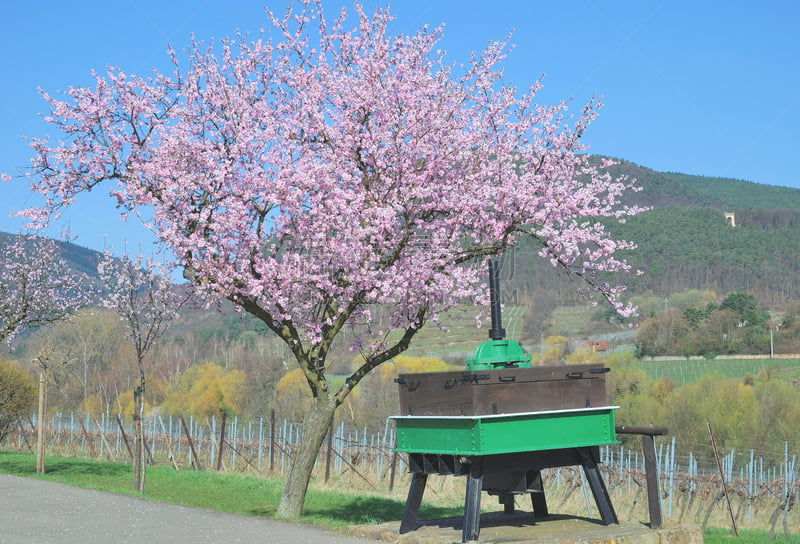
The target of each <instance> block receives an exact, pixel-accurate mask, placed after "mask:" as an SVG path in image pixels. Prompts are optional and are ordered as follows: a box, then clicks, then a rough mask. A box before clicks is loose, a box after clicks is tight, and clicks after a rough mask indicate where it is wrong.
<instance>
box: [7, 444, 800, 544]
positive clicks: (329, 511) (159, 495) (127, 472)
mask: <svg viewBox="0 0 800 544" xmlns="http://www.w3.org/2000/svg"><path fill="white" fill-rule="evenodd" d="M46 470H47V471H46V474H44V475H37V474H36V459H35V457H34V456H33V455H30V454H24V455H23V454H15V453H0V472H2V473H6V474H15V475H18V476H24V477H29V478H39V479H42V480H49V481H53V482H61V483H64V484H68V485H74V486H78V487H84V488H88V489H97V490H102V491H109V492H112V493H120V494H125V495H134V496H138V495H139V494H138V493H137V492H135V491H134V490H133V489H132V486H131V467H130V465H124V464H117V463H103V462H96V461H91V460H86V459H71V458H63V457H48V458H47V463H46ZM282 487H283V482H282V481H281V480H280V479H278V478H271V477H266V478H263V477H258V476H252V475H245V474H238V473H224V472H212V471H200V472H198V471H192V470H181V471H176V470H174V469H173V468H172V467H170V466H151V467H148V468H147V483H146V485H145V492H144V495H143V496H144V497H145V498H147V499H151V500H154V501H161V502H168V503H174V504H181V505H184V506H194V507H200V508H208V509H212V510H218V511H221V512H230V513H234V514H243V515H250V516H260V517H266V518H272V517H273V516H274V515H275V509H276V508H277V506H278V501H279V499H280V494H281V490H282ZM404 506H405V504H404V502H403V501H402V500H397V499H388V498H385V497H381V496H379V495H368V494H364V493H358V494H355V493H352V492H351V493H348V492H347V491H346V490H342V489H336V488H331V489H320V488H319V487H316V486H313V485H312V486H311V488H310V489H309V492H308V496H307V499H306V504H305V508H304V511H303V516H302V517H301V518H300V520H299V521H302V522H305V523H309V524H312V525H316V526H319V527H323V528H326V529H334V530H342V529H344V528H346V527H348V526H349V525H358V524H365V523H383V522H385V521H394V520H399V519H400V518H401V517H402V515H403V509H404ZM460 515H463V509H462V507H461V505H458V506H455V507H440V506H431V505H429V504H428V505H426V504H425V503H424V502H423V505H422V508H421V509H420V518H421V519H436V518H443V517H453V516H460ZM704 536H705V543H706V544H723V543H728V542H730V541H731V540H732V539H734V538H735V537H734V536H733V534H732V532H731V531H730V530H727V529H716V528H710V529H708V530H707V531H706V533H705V535H704ZM736 542H737V543H740V544H756V543H761V542H785V543H790V544H800V536H797V535H792V536H790V537H789V538H788V539H783V536H782V533H780V535H778V538H777V539H772V540H770V539H769V535H768V533H767V532H766V531H741V532H740V536H739V538H738V539H737V540H736Z"/></svg>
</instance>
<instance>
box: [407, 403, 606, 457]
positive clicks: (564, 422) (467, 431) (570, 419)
mask: <svg viewBox="0 0 800 544" xmlns="http://www.w3.org/2000/svg"><path fill="white" fill-rule="evenodd" d="M616 409H617V406H603V407H599V408H585V409H578V410H555V411H549V412H530V413H521V414H503V415H486V416H449V417H448V416H441V417H436V416H431V417H425V416H397V417H394V418H393V419H394V420H395V424H396V426H397V448H396V451H400V452H408V453H441V454H451V455H494V454H499V453H514V452H524V451H540V450H550V449H558V448H576V447H584V446H599V445H602V444H617V443H618V442H617V440H616V435H615V433H614V410H616Z"/></svg>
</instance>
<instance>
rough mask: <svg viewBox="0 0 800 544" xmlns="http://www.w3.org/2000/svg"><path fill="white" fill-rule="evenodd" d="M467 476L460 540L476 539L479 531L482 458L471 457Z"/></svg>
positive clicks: (470, 540)
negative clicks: (462, 527)
mask: <svg viewBox="0 0 800 544" xmlns="http://www.w3.org/2000/svg"><path fill="white" fill-rule="evenodd" d="M471 462H472V465H471V466H470V470H469V476H467V497H466V499H465V501H464V529H463V531H462V533H461V542H472V541H474V540H478V535H479V534H480V532H481V491H482V490H483V459H482V458H481V457H473V458H472V459H471Z"/></svg>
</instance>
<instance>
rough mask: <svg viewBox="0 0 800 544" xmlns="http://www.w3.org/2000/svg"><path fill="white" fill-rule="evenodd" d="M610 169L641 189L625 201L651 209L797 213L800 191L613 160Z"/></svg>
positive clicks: (799, 203) (799, 204)
mask: <svg viewBox="0 0 800 544" xmlns="http://www.w3.org/2000/svg"><path fill="white" fill-rule="evenodd" d="M616 160H618V161H619V164H617V165H616V166H613V167H611V168H610V169H609V172H611V174H612V175H614V176H620V175H623V176H627V177H629V178H631V179H635V180H636V185H637V186H639V187H640V188H641V189H642V190H641V191H639V192H635V193H629V194H628V195H627V198H626V201H627V202H628V203H630V204H639V205H643V206H649V207H654V208H664V207H670V206H688V207H694V208H713V209H717V210H724V211H735V210H753V209H780V208H784V209H792V210H800V189H792V188H789V187H777V186H773V185H761V184H758V183H753V182H749V181H741V180H734V179H727V178H714V177H705V176H692V175H688V174H679V173H674V172H656V171H655V170H651V169H649V168H646V167H644V166H639V165H636V164H634V163H631V162H627V161H624V160H620V159H616Z"/></svg>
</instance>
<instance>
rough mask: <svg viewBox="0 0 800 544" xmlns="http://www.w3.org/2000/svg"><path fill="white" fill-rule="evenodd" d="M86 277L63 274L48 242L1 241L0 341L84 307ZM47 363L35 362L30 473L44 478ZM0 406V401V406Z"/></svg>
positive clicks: (64, 270)
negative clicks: (36, 400) (34, 437)
mask: <svg viewBox="0 0 800 544" xmlns="http://www.w3.org/2000/svg"><path fill="white" fill-rule="evenodd" d="M88 295H89V289H88V287H87V282H86V278H85V277H84V276H83V275H82V274H76V273H75V272H73V271H71V270H70V269H69V266H67V263H66V262H65V261H64V260H63V259H62V258H61V256H60V255H59V251H58V244H57V243H56V242H55V241H53V240H51V239H48V238H41V237H38V236H32V235H19V236H15V237H13V238H11V239H8V238H7V239H6V240H5V245H4V247H3V248H2V264H1V265H0V341H3V340H5V341H6V342H7V343H9V344H10V343H11V341H12V340H13V339H14V337H15V336H16V335H17V334H19V333H20V332H21V331H22V330H24V329H25V328H38V327H42V326H44V325H49V324H52V323H55V322H56V321H60V320H62V319H65V318H66V317H67V316H69V315H70V314H71V313H72V312H73V311H75V310H77V309H78V308H80V307H81V306H83V305H85V304H86V303H87V302H88ZM51 359H52V358H44V357H37V358H36V359H35V360H36V361H38V363H39V369H40V374H39V411H38V414H39V415H38V425H39V427H38V429H37V446H36V472H37V473H39V474H43V473H44V463H45V461H44V432H45V425H46V424H47V422H46V418H47V383H48V379H49V373H50V372H51V371H52V370H53V368H52V367H51ZM3 402H4V399H3V398H0V404H2V403H3Z"/></svg>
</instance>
